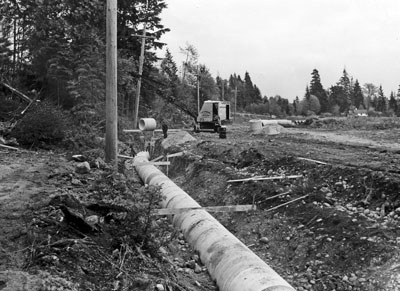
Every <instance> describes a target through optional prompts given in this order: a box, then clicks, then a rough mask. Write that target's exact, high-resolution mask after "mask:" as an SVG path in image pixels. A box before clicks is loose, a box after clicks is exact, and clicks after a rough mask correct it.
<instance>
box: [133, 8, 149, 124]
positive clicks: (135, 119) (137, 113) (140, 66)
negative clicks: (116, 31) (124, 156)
mask: <svg viewBox="0 0 400 291" xmlns="http://www.w3.org/2000/svg"><path fill="white" fill-rule="evenodd" d="M148 5H149V1H148V0H147V1H146V10H147V8H148ZM146 26H147V22H145V23H144V26H143V35H142V47H141V49H140V57H139V78H138V81H137V88H136V99H135V115H134V116H133V128H134V129H136V128H138V124H139V99H140V87H141V86H142V73H143V63H144V49H145V45H146Z"/></svg>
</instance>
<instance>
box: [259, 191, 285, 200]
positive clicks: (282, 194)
mask: <svg viewBox="0 0 400 291" xmlns="http://www.w3.org/2000/svg"><path fill="white" fill-rule="evenodd" d="M290 193H291V191H287V192H283V193H280V194H277V195H274V196H271V197H267V198H265V199H263V200H261V201H259V202H257V203H261V202H265V201H267V200H271V199H274V198H276V197H279V196H284V195H287V194H290Z"/></svg>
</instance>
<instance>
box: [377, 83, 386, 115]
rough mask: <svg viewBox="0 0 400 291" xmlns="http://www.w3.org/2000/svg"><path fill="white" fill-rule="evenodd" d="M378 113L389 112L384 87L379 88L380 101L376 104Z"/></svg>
mask: <svg viewBox="0 0 400 291" xmlns="http://www.w3.org/2000/svg"><path fill="white" fill-rule="evenodd" d="M375 109H376V111H380V112H383V113H386V111H387V98H386V97H385V94H384V93H383V89H382V85H380V86H379V89H378V99H377V103H376V108H375Z"/></svg>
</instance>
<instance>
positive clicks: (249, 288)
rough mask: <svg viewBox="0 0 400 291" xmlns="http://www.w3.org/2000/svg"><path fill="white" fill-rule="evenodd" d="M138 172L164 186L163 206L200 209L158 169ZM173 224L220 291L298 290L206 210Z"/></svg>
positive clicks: (149, 167)
mask: <svg viewBox="0 0 400 291" xmlns="http://www.w3.org/2000/svg"><path fill="white" fill-rule="evenodd" d="M148 159H149V156H148V153H147V152H140V153H139V154H138V155H137V156H136V157H135V159H134V163H135V164H137V163H144V162H147V161H148ZM136 170H137V172H138V174H139V176H140V177H141V179H142V180H143V181H144V183H146V184H148V185H158V186H161V193H162V194H163V195H164V200H163V201H162V205H161V206H162V207H164V208H191V207H200V205H199V204H198V203H197V202H196V201H195V200H194V199H193V198H192V197H190V196H189V195H188V194H187V193H186V192H185V191H183V190H182V189H180V188H179V187H178V186H177V185H176V184H175V183H173V182H172V181H171V180H170V179H169V178H168V177H167V176H165V175H164V174H163V173H162V172H161V171H160V170H158V169H157V168H156V167H155V166H152V165H142V166H136ZM173 223H174V225H175V226H176V227H178V228H180V229H181V230H182V232H183V234H184V236H185V238H186V240H187V242H188V243H189V244H190V245H191V246H192V247H193V248H194V249H195V250H197V251H198V252H199V254H200V258H201V261H202V262H203V263H204V264H205V266H206V267H207V269H208V271H209V273H210V275H211V276H212V278H213V279H214V280H215V281H216V282H217V285H218V287H219V289H220V290H221V291H294V290H295V289H294V288H293V287H291V286H290V285H289V283H287V282H286V281H285V280H284V279H283V278H282V277H280V276H279V275H278V274H277V273H276V272H275V271H274V270H272V268H270V267H269V266H268V265H267V264H266V263H265V262H264V261H263V260H261V259H260V258H259V257H258V256H257V255H256V254H254V253H253V252H252V251H251V250H250V249H249V248H248V247H247V246H246V245H244V244H243V243H242V242H241V241H240V240H239V239H238V238H236V237H235V236H234V235H233V234H232V233H230V232H229V231H228V230H227V229H226V228H225V227H223V226H222V225H221V224H220V223H219V222H218V221H217V220H216V219H215V218H214V217H213V216H211V215H210V214H209V213H208V212H206V211H205V210H190V211H187V212H184V213H182V214H177V215H175V216H174V219H173Z"/></svg>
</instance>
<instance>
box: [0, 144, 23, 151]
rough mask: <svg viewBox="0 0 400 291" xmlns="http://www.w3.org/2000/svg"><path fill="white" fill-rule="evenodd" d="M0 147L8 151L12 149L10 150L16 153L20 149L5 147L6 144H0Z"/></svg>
mask: <svg viewBox="0 0 400 291" xmlns="http://www.w3.org/2000/svg"><path fill="white" fill-rule="evenodd" d="M0 147H2V148H6V149H10V150H14V151H19V148H16V147H11V146H8V145H5V144H0Z"/></svg>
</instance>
